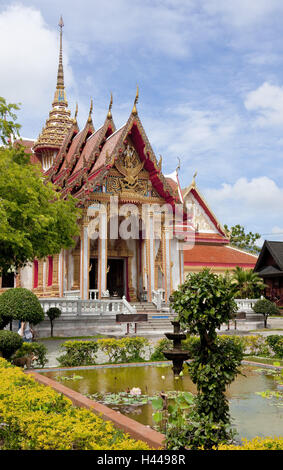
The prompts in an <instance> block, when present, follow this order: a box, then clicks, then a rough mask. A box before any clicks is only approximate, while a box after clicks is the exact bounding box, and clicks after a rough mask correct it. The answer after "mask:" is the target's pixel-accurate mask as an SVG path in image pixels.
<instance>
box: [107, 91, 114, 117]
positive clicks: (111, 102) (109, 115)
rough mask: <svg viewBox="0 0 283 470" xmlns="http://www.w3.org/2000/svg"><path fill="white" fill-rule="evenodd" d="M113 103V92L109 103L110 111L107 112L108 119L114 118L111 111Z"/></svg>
mask: <svg viewBox="0 0 283 470" xmlns="http://www.w3.org/2000/svg"><path fill="white" fill-rule="evenodd" d="M112 104H113V96H112V93H111V97H110V103H109V108H108V113H107V119H112V113H111V109H112Z"/></svg>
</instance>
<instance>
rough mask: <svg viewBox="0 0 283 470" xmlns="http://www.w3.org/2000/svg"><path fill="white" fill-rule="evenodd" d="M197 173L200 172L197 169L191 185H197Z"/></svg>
mask: <svg viewBox="0 0 283 470" xmlns="http://www.w3.org/2000/svg"><path fill="white" fill-rule="evenodd" d="M197 174H198V172H197V171H195V173H194V176H193V180H192V183H191V186H193V187H195V186H196V180H195V178H196V176H197Z"/></svg>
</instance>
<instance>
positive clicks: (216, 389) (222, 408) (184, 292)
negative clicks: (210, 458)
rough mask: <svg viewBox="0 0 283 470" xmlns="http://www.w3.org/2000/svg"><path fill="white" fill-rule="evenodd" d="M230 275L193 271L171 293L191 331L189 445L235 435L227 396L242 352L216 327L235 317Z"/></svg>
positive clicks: (207, 444) (184, 324)
mask: <svg viewBox="0 0 283 470" xmlns="http://www.w3.org/2000/svg"><path fill="white" fill-rule="evenodd" d="M233 297H234V292H233V289H232V288H231V282H230V280H229V278H228V277H227V276H223V277H222V276H217V275H216V274H214V273H212V272H210V271H209V270H208V269H204V270H203V271H201V272H199V273H195V274H190V275H189V276H188V277H187V279H186V281H185V282H184V284H182V285H181V286H180V287H179V289H178V290H177V291H175V292H174V293H173V294H172V297H171V305H172V307H173V309H174V311H175V312H176V313H177V314H178V320H179V321H180V324H181V326H182V327H183V328H184V329H185V330H187V331H188V332H189V333H190V334H192V335H196V334H197V335H199V338H200V340H199V341H198V342H195V343H194V346H193V349H194V354H193V360H192V362H191V363H190V365H189V373H190V376H191V378H192V381H193V382H194V383H195V384H196V385H197V389H198V395H197V397H196V413H197V418H196V417H194V420H193V422H191V423H190V424H189V426H188V428H187V434H186V438H187V444H188V446H189V447H190V448H197V447H198V446H199V447H201V446H203V447H204V448H205V449H210V448H212V447H213V446H215V445H217V444H218V443H219V442H224V441H227V439H229V438H230V436H231V430H230V414H229V404H228V400H227V398H226V396H225V389H226V386H227V385H229V384H230V383H231V382H232V381H233V380H234V378H235V376H236V375H237V373H238V372H239V370H238V367H239V366H240V364H241V360H242V357H243V351H242V348H241V346H240V345H239V344H236V343H235V342H234V341H230V339H229V338H228V341H226V342H222V341H219V339H218V337H217V331H216V330H217V329H219V328H220V326H221V325H222V324H223V323H227V322H228V321H229V319H230V318H232V317H233V316H234V314H235V313H236V310H237V306H236V304H235V302H234V299H233Z"/></svg>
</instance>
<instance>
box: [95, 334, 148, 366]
mask: <svg viewBox="0 0 283 470" xmlns="http://www.w3.org/2000/svg"><path fill="white" fill-rule="evenodd" d="M97 343H98V345H99V348H100V349H101V351H103V352H104V353H105V354H106V355H107V356H108V359H109V362H111V363H118V362H140V361H143V360H144V359H143V357H142V355H143V354H144V353H145V350H146V348H147V347H148V346H149V342H148V340H147V339H146V338H142V337H135V338H122V339H116V338H105V339H99V340H98V341H97Z"/></svg>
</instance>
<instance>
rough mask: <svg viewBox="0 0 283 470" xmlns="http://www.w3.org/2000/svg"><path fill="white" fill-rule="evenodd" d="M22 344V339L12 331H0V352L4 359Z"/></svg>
mask: <svg viewBox="0 0 283 470" xmlns="http://www.w3.org/2000/svg"><path fill="white" fill-rule="evenodd" d="M22 344H23V339H22V338H21V336H20V335H18V333H15V332H14V331H7V330H2V331H0V353H1V355H2V357H4V358H5V359H8V360H9V359H10V358H11V356H12V355H13V353H14V352H15V351H17V349H19V348H20V347H21V346H22Z"/></svg>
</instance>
